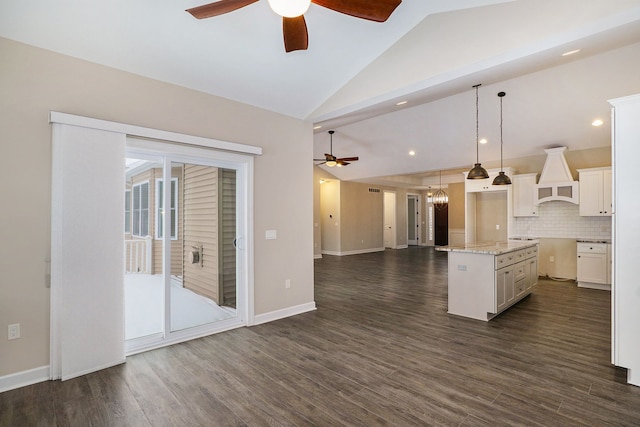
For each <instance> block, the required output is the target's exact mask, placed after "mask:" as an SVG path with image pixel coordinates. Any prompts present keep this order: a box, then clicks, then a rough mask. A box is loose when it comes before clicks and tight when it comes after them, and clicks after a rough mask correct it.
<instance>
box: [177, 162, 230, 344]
mask: <svg viewBox="0 0 640 427" xmlns="http://www.w3.org/2000/svg"><path fill="white" fill-rule="evenodd" d="M172 174H173V176H178V177H180V178H179V179H178V181H177V183H176V185H177V191H176V192H175V193H173V196H174V197H175V199H176V202H177V209H176V211H175V214H174V211H173V210H172V211H171V218H172V221H173V220H174V219H176V220H177V221H178V224H177V238H176V239H175V240H172V241H171V254H172V255H171V275H172V277H171V278H172V280H171V331H178V330H183V329H187V328H191V327H195V326H200V325H205V324H212V323H214V322H220V321H224V320H227V319H230V318H233V317H235V316H236V309H235V307H236V292H237V290H236V278H235V274H236V270H235V262H236V252H235V247H234V245H233V243H234V238H235V235H236V218H235V203H236V188H235V185H236V179H235V171H233V170H224V169H219V168H216V167H212V166H203V165H196V164H177V163H176V164H173V165H172Z"/></svg>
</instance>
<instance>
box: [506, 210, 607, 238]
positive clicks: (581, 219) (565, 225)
mask: <svg viewBox="0 0 640 427" xmlns="http://www.w3.org/2000/svg"><path fill="white" fill-rule="evenodd" d="M538 215H539V216H537V217H518V218H513V224H512V225H513V226H512V227H511V235H512V236H517V237H558V238H570V239H574V238H586V239H611V217H610V216H603V217H597V216H593V217H592V216H580V215H579V207H578V205H574V204H573V203H568V202H547V203H542V204H541V205H540V206H538Z"/></svg>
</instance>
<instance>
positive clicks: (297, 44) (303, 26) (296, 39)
mask: <svg viewBox="0 0 640 427" xmlns="http://www.w3.org/2000/svg"><path fill="white" fill-rule="evenodd" d="M282 34H283V35H284V50H285V51H287V52H292V51H294V50H307V47H309V35H308V34H307V23H306V22H305V20H304V15H300V16H297V17H295V18H286V17H282Z"/></svg>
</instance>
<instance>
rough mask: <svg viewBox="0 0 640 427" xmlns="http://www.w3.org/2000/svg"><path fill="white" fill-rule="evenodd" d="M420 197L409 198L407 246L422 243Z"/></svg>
mask: <svg viewBox="0 0 640 427" xmlns="http://www.w3.org/2000/svg"><path fill="white" fill-rule="evenodd" d="M419 207H420V205H419V203H418V196H415V195H408V196H407V244H408V245H414V246H415V245H418V244H419V243H420V237H419V236H420V212H419Z"/></svg>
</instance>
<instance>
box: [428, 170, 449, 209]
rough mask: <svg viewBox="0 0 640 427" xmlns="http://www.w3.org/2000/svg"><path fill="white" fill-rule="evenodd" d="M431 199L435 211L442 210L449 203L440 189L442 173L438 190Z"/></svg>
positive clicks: (447, 197) (446, 196)
mask: <svg viewBox="0 0 640 427" xmlns="http://www.w3.org/2000/svg"><path fill="white" fill-rule="evenodd" d="M431 197H432V198H433V206H434V207H435V208H436V209H442V208H444V207H445V206H447V204H448V203H449V195H448V194H447V193H445V191H444V190H443V189H442V171H440V188H438V189H437V190H436V191H435V192H434V193H433V196H431Z"/></svg>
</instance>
